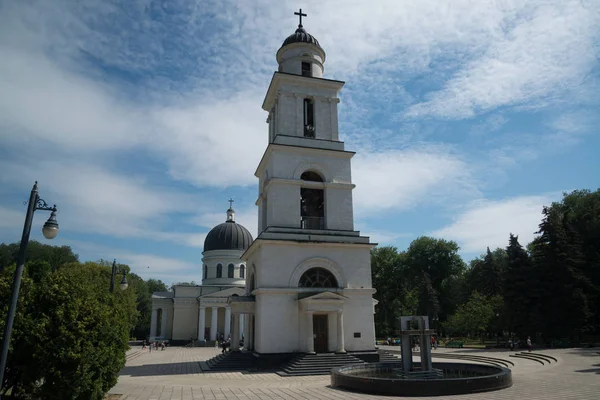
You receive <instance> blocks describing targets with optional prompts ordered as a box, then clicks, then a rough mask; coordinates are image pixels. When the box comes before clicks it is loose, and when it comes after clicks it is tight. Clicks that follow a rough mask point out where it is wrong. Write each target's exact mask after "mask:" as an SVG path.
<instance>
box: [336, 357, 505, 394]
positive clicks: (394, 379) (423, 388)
mask: <svg viewBox="0 0 600 400" xmlns="http://www.w3.org/2000/svg"><path fill="white" fill-rule="evenodd" d="M432 366H433V368H436V369H440V370H442V371H443V373H444V377H443V378H433V379H418V378H409V379H403V378H401V377H399V374H398V371H399V370H401V369H402V364H401V363H372V364H358V365H350V366H346V367H340V368H335V369H334V370H333V371H332V372H331V386H333V387H336V388H341V389H347V390H350V391H355V392H362V393H371V394H381V395H391V396H444V395H452V394H467V393H477V392H486V391H491V390H499V389H505V388H507V387H510V386H512V375H511V372H510V369H508V368H503V367H497V366H493V365H481V364H467V363H452V362H441V363H433V365H432Z"/></svg>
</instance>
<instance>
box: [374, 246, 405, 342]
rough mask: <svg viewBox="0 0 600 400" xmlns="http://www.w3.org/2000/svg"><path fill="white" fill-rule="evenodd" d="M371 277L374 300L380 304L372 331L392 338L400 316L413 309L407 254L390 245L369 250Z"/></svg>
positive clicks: (377, 307)
mask: <svg viewBox="0 0 600 400" xmlns="http://www.w3.org/2000/svg"><path fill="white" fill-rule="evenodd" d="M371 274H372V281H373V287H375V288H377V292H376V293H375V295H374V297H375V299H376V300H377V301H378V302H379V303H378V304H377V306H376V308H375V310H376V313H375V331H376V332H377V334H378V335H381V336H384V337H386V336H391V335H393V333H394V330H396V329H397V328H398V327H397V321H398V318H399V317H400V315H402V314H412V313H414V311H415V310H416V290H415V289H414V288H412V287H411V286H410V282H409V281H408V280H407V278H408V275H407V267H406V254H405V253H398V251H397V249H396V248H395V247H392V246H387V247H379V248H376V249H373V250H372V251H371Z"/></svg>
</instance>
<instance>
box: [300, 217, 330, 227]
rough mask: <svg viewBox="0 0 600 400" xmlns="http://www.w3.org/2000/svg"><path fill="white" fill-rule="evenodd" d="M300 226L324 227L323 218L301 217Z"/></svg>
mask: <svg viewBox="0 0 600 400" xmlns="http://www.w3.org/2000/svg"><path fill="white" fill-rule="evenodd" d="M300 227H301V228H302V229H325V218H323V217H301V220H300Z"/></svg>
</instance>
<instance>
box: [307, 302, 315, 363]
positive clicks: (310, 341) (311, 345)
mask: <svg viewBox="0 0 600 400" xmlns="http://www.w3.org/2000/svg"><path fill="white" fill-rule="evenodd" d="M306 352H307V353H314V352H315V336H314V331H313V312H312V311H307V312H306Z"/></svg>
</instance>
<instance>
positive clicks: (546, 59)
mask: <svg viewBox="0 0 600 400" xmlns="http://www.w3.org/2000/svg"><path fill="white" fill-rule="evenodd" d="M300 7H301V8H302V9H303V11H305V12H306V13H307V14H308V17H307V18H306V19H305V21H304V26H305V28H306V29H307V31H308V32H310V33H311V34H313V35H314V36H315V37H316V38H317V39H318V40H319V42H320V43H321V45H322V46H323V48H324V49H325V51H326V52H327V62H326V64H325V76H326V77H327V78H331V79H337V80H343V81H346V85H345V87H344V89H343V91H342V94H341V100H342V103H341V105H340V132H341V137H342V140H344V141H345V142H346V149H348V150H351V151H356V152H357V154H356V156H355V158H354V159H353V180H354V183H355V184H356V185H357V186H356V189H355V190H354V204H355V223H356V227H357V228H358V229H360V230H361V231H362V233H363V234H366V235H370V236H371V237H372V240H373V241H375V242H378V243H380V244H382V245H384V244H392V245H395V246H397V247H398V248H400V249H404V248H406V247H407V246H408V244H409V243H410V242H411V241H412V240H413V239H415V238H416V237H418V236H420V235H433V236H437V237H443V238H445V239H451V240H455V241H457V242H458V243H459V245H460V246H461V254H462V255H463V257H464V258H465V259H466V260H468V259H471V258H472V257H474V256H477V255H478V254H481V253H482V252H484V251H485V248H486V246H490V247H492V248H494V247H498V246H501V247H504V246H506V244H507V241H508V235H509V233H510V232H512V233H514V234H518V235H519V237H520V239H521V242H522V244H525V243H527V242H529V241H530V240H531V239H532V238H533V237H534V232H535V231H536V229H537V225H538V224H539V222H540V217H541V209H542V206H543V205H547V204H550V203H551V202H552V201H554V200H559V199H560V198H561V193H562V192H563V191H569V190H573V189H580V188H589V189H596V188H598V186H599V179H598V171H600V158H599V157H598V156H597V154H598V151H599V150H600V136H599V135H598V128H597V127H598V125H599V122H600V114H599V110H600V65H599V62H598V56H599V52H600V46H599V45H600V28H599V27H600V4H599V3H598V2H595V1H585V0H582V1H568V0H557V1H552V0H545V1H535V0H532V1H525V0H521V1H484V0H481V1H466V0H465V1H462V0H452V1H442V0H436V1H425V0H422V1H399V0H395V1H383V0H382V1H377V2H367V1H333V0H330V1H327V2H323V1H302V2H300V3H298V2H291V1H277V2H275V1H244V2H239V1H238V2H236V1H227V0H222V1H185V0H178V1H175V0H169V1H162V2H160V1H151V0H146V1H141V0H140V1H137V0H128V1H116V0H115V1H106V0H102V1H100V0H98V1H94V0H88V1H85V2H73V1H68V0H54V1H52V2H47V1H19V2H16V1H12V2H9V1H5V2H0V54H2V57H0V135H1V136H0V138H1V143H0V144H1V145H0V241H3V242H16V241H18V240H19V239H20V235H21V230H22V224H23V219H24V216H25V211H26V210H25V207H24V206H23V201H24V200H27V198H28V195H29V190H30V188H31V185H32V184H33V181H35V180H38V181H39V186H40V194H41V196H42V198H44V199H45V200H46V201H47V202H49V203H56V204H57V205H58V207H59V214H58V220H59V223H60V226H61V233H60V235H59V237H58V238H57V239H55V240H54V241H53V242H51V243H54V244H60V245H63V244H64V245H70V246H72V247H73V249H74V250H75V252H77V253H78V254H79V255H80V258H81V259H82V260H88V259H89V260H97V259H99V258H105V259H112V258H113V257H116V258H117V259H118V260H119V261H121V262H124V263H128V264H130V265H131V266H132V268H133V270H134V271H135V272H137V273H139V274H140V275H142V276H143V277H145V278H149V277H155V278H159V279H162V280H163V281H165V282H167V283H171V282H174V281H184V280H195V281H197V282H198V281H200V280H201V273H200V271H201V268H200V267H201V257H202V254H201V253H202V244H203V240H204V236H205V235H206V233H207V232H208V231H209V230H210V228H211V227H213V226H214V225H216V224H218V223H220V222H223V221H224V220H225V210H226V209H227V206H228V203H227V199H228V198H229V197H233V198H234V199H235V204H234V207H235V209H236V219H237V221H238V222H240V223H242V224H243V225H244V226H246V227H247V228H248V229H249V230H250V231H251V232H252V233H253V235H254V236H256V229H257V210H256V207H255V206H254V202H255V200H256V197H257V183H258V182H257V179H256V178H255V177H254V176H253V173H254V170H255V168H256V166H257V164H258V161H259V159H260V157H261V156H262V154H263V151H264V149H265V147H266V145H267V125H266V123H265V120H266V114H265V113H264V111H262V109H261V104H262V100H263V97H264V94H265V93H266V89H267V87H268V84H269V80H270V77H271V75H272V73H273V71H275V70H276V68H277V64H276V61H275V53H276V51H277V49H278V48H279V46H280V45H281V43H282V42H283V40H284V39H285V38H286V37H287V36H288V35H289V34H291V33H292V32H293V31H294V30H295V28H296V25H297V19H296V18H297V17H295V16H294V15H293V12H294V11H296V10H297V9H298V8H300ZM46 218H47V215H44V213H43V212H39V213H38V214H37V215H36V218H35V226H34V230H33V233H32V238H34V239H37V240H40V241H43V239H42V236H41V233H40V229H39V228H41V226H42V225H43V223H44V221H45V219H46Z"/></svg>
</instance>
